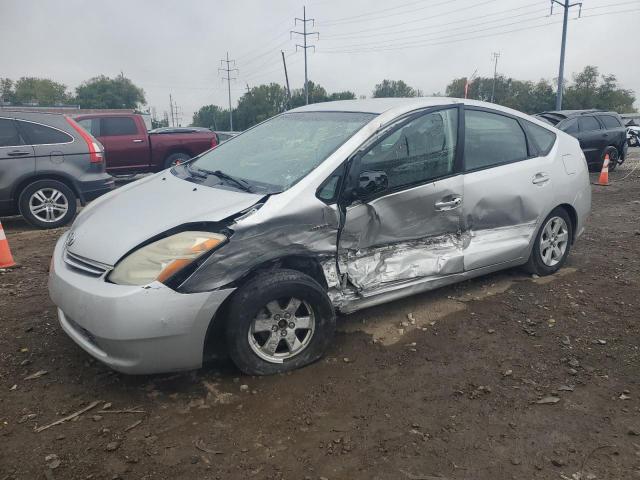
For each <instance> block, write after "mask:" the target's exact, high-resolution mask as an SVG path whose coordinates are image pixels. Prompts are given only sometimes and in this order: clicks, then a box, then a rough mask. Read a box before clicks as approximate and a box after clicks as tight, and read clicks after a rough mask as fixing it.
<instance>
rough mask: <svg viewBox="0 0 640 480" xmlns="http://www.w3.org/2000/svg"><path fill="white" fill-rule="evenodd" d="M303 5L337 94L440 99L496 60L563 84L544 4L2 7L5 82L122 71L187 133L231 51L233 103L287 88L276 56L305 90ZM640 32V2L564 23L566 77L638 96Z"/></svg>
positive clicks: (60, 3) (614, 0)
mask: <svg viewBox="0 0 640 480" xmlns="http://www.w3.org/2000/svg"><path fill="white" fill-rule="evenodd" d="M305 4H306V6H307V15H308V16H309V17H312V18H315V20H316V23H315V27H314V31H318V32H320V38H319V40H316V39H313V40H311V38H310V42H311V43H313V44H315V45H317V49H316V52H315V53H314V52H313V51H312V50H309V78H310V79H311V80H313V81H315V82H318V83H320V84H321V85H322V86H324V87H325V88H326V89H327V90H328V91H329V92H332V91H337V90H352V91H354V92H355V93H356V94H357V95H370V94H371V91H372V89H373V86H374V85H375V84H376V83H378V82H379V81H380V80H382V79H384V78H389V79H402V80H405V81H406V82H407V83H409V84H410V85H411V86H413V87H416V88H420V89H421V90H422V91H423V92H425V93H426V94H431V93H433V92H444V89H445V87H446V84H447V83H448V82H449V80H451V79H452V78H454V77H461V76H465V75H471V74H472V73H473V72H474V70H476V69H477V71H478V74H479V75H485V76H489V75H491V74H492V71H493V65H492V63H491V53H492V52H494V51H498V52H500V53H501V57H500V59H499V63H498V72H499V73H501V74H504V75H507V76H511V77H514V78H518V79H530V80H538V79H539V78H548V79H551V78H553V77H555V76H557V70H558V59H559V50H560V48H559V47H560V37H561V31H562V25H561V23H559V22H561V20H562V18H561V15H560V11H561V9H560V8H556V9H554V13H555V14H554V16H552V17H549V16H548V14H549V0H420V1H416V0H413V1H412V0H367V1H365V0H350V1H347V0H341V1H340V0H317V1H314V0H309V1H308V2H303V1H300V0H269V1H266V0H235V1H234V0H217V1H214V0H209V1H205V0H181V1H175V0H154V1H151V0H137V1H134V0H109V1H88V0H0V59H1V62H0V65H1V67H0V77H10V78H13V79H17V78H19V77H21V76H40V77H48V78H51V79H53V80H56V81H60V82H63V83H65V84H66V85H67V86H68V87H70V89H73V88H75V87H76V86H77V85H78V84H79V83H80V82H82V81H83V80H85V79H88V78H90V77H93V76H96V75H99V74H104V75H108V76H115V75H117V74H119V73H120V71H122V72H124V74H125V76H127V77H129V78H131V79H132V80H133V81H134V82H135V83H136V84H137V85H139V86H141V87H142V88H143V89H144V91H145V93H146V98H147V103H148V105H149V106H153V107H155V108H156V110H157V112H158V114H159V115H162V112H163V111H165V110H168V109H169V106H168V104H169V94H170V93H171V94H172V95H173V97H174V99H175V101H176V102H177V104H178V105H179V106H180V107H181V109H182V112H183V124H188V123H189V121H190V120H191V117H192V115H193V112H194V111H195V110H197V109H198V108H199V107H200V106H202V105H204V104H210V103H216V104H218V105H222V106H225V105H226V103H227V91H226V84H225V83H224V82H223V81H222V80H221V79H220V75H219V73H218V67H220V59H222V58H223V57H224V56H225V54H226V52H227V51H228V52H229V55H230V58H232V59H237V63H236V66H237V68H238V69H239V74H238V75H237V77H238V79H237V80H236V81H234V82H233V83H232V91H231V94H232V98H233V99H237V98H238V96H239V95H241V94H242V92H243V91H244V89H245V88H246V84H247V83H248V84H249V86H255V85H258V84H260V83H268V82H271V81H274V82H279V83H284V74H283V71H282V61H281V56H280V49H283V50H284V51H285V55H287V56H288V58H287V62H288V67H289V75H290V81H291V86H292V88H296V87H302V85H303V82H304V63H303V61H302V52H301V51H299V52H298V53H296V52H295V43H296V39H294V40H290V39H289V30H291V29H293V28H294V23H293V18H294V17H295V16H298V17H301V16H302V7H303V5H305ZM612 12H622V13H616V14H612ZM577 14H578V8H577V7H574V8H573V9H572V10H571V14H570V18H572V19H575V18H576V17H577ZM639 22H640V0H583V10H582V18H581V19H579V20H572V21H570V22H569V35H568V48H567V63H566V70H565V71H566V72H567V73H566V75H565V77H567V78H571V74H572V73H573V72H576V71H578V70H581V69H582V68H583V67H584V66H585V65H588V64H592V65H596V66H598V67H599V68H600V71H601V73H614V74H616V75H617V76H618V80H619V82H620V84H621V85H622V86H623V87H625V88H631V89H633V90H635V91H636V93H637V94H638V95H640V57H639V56H638V53H637V50H638V44H637V32H638V24H639ZM547 24H551V25H547ZM309 27H310V28H311V25H309ZM295 28H296V29H297V30H299V29H300V28H301V25H300V24H299V25H298V26H297V27H295ZM298 42H300V40H299V39H298Z"/></svg>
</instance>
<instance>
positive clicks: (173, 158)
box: [164, 152, 191, 169]
mask: <svg viewBox="0 0 640 480" xmlns="http://www.w3.org/2000/svg"><path fill="white" fill-rule="evenodd" d="M188 160H191V155H189V154H188V153H186V152H176V153H172V154H171V155H169V156H168V157H167V158H165V159H164V168H165V169H166V168H171V167H174V166H176V165H179V164H181V163H184V162H186V161H188Z"/></svg>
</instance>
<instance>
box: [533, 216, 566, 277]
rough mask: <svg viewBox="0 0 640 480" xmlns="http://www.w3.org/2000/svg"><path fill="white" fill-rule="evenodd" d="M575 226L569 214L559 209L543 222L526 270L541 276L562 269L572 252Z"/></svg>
mask: <svg viewBox="0 0 640 480" xmlns="http://www.w3.org/2000/svg"><path fill="white" fill-rule="evenodd" d="M572 238H573V225H572V224H571V219H570V218H569V214H568V213H567V211H566V210H565V209H564V208H562V207H557V208H555V209H553V211H552V212H551V213H550V214H549V216H548V217H547V218H546V219H545V220H544V222H542V227H541V228H540V230H539V231H538V235H536V240H535V243H534V244H533V249H532V250H531V255H530V256H529V261H528V262H527V263H526V265H525V269H526V270H527V271H528V272H529V273H536V274H538V275H540V276H544V275H551V274H553V273H555V272H557V271H558V270H560V269H561V268H562V266H563V265H564V264H565V262H566V261H567V257H568V256H569V251H570V250H571V239H572Z"/></svg>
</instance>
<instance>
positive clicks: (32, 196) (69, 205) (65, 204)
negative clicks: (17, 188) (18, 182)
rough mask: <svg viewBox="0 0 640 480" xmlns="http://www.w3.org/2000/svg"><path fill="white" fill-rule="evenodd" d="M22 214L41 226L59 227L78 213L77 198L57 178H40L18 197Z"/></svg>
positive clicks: (29, 220) (33, 223) (31, 222)
mask: <svg viewBox="0 0 640 480" xmlns="http://www.w3.org/2000/svg"><path fill="white" fill-rule="evenodd" d="M18 207H19V210H20V214H21V215H22V216H23V217H24V218H25V220H27V221H28V222H29V223H30V224H31V225H34V226H36V227H39V228H58V227H62V226H64V225H66V224H68V223H69V222H70V221H71V220H72V219H73V217H74V216H75V214H76V210H77V207H78V206H77V199H76V195H75V194H74V193H73V190H71V189H70V188H69V187H68V186H67V185H65V184H64V183H62V182H59V181H57V180H38V181H35V182H33V183H30V184H29V185H27V186H26V187H25V188H24V190H22V193H20V196H19V197H18Z"/></svg>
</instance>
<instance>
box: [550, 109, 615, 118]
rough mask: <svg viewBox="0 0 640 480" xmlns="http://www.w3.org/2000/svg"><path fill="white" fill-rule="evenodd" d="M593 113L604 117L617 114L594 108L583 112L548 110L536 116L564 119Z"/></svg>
mask: <svg viewBox="0 0 640 480" xmlns="http://www.w3.org/2000/svg"><path fill="white" fill-rule="evenodd" d="M593 113H595V114H606V115H618V113H617V112H609V111H607V110H598V109H596V108H592V109H585V110H550V111H548V112H542V113H538V114H537V115H540V116H541V117H544V116H549V117H555V118H559V119H565V118H571V117H578V116H581V115H588V114H593Z"/></svg>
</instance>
